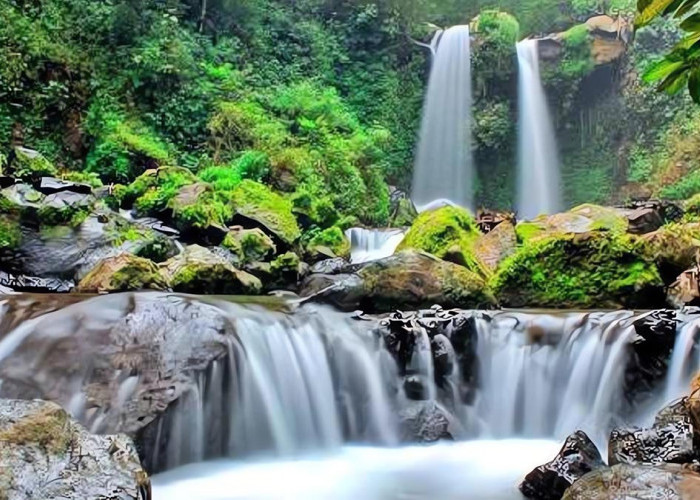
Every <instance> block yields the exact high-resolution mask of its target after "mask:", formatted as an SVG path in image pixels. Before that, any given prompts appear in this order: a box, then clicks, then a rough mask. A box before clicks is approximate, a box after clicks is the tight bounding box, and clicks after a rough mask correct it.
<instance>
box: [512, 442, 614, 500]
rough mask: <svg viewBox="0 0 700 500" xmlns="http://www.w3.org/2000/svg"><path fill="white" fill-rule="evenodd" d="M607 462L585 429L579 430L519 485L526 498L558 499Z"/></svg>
mask: <svg viewBox="0 0 700 500" xmlns="http://www.w3.org/2000/svg"><path fill="white" fill-rule="evenodd" d="M604 465H605V464H604V463H603V459H602V457H601V456H600V452H599V451H598V448H596V446H595V444H593V441H591V439H590V438H589V437H588V435H586V433H585V432H583V431H576V432H575V433H574V434H572V435H570V436H569V437H568V438H566V441H565V442H564V446H562V448H561V450H560V451H559V453H558V454H557V456H556V457H555V458H554V459H553V460H552V461H551V462H548V463H546V464H544V465H540V466H539V467H537V468H535V469H534V470H533V471H532V472H530V473H529V474H528V475H527V476H525V479H524V480H523V482H522V483H520V486H519V488H520V491H521V492H522V494H523V495H525V496H526V497H527V498H533V499H536V500H559V499H560V498H561V497H562V495H563V494H564V492H565V491H566V490H567V488H569V486H571V485H572V484H574V483H575V482H576V481H577V480H578V479H580V478H582V477H583V476H584V475H586V474H588V473H589V472H591V471H592V470H595V469H598V468H600V467H603V466H604Z"/></svg>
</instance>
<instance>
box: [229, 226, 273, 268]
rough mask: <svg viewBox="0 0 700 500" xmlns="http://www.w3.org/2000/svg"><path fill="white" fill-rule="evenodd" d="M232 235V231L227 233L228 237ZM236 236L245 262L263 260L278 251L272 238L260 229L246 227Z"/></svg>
mask: <svg viewBox="0 0 700 500" xmlns="http://www.w3.org/2000/svg"><path fill="white" fill-rule="evenodd" d="M230 236H231V233H229V234H228V235H227V237H230ZM236 237H237V238H238V241H239V243H240V246H241V250H242V252H243V257H244V260H245V262H257V261H263V260H265V259H267V258H268V257H269V256H270V255H273V254H274V253H275V252H276V251H277V248H276V246H275V243H274V242H273V241H272V239H270V237H269V236H268V235H266V234H265V233H264V232H263V231H262V230H260V229H244V230H242V231H240V232H238V234H237V236H236Z"/></svg>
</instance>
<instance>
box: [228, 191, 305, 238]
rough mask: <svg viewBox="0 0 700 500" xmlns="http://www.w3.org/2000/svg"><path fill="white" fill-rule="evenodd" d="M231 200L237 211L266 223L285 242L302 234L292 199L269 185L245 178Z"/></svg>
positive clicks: (232, 194)
mask: <svg viewBox="0 0 700 500" xmlns="http://www.w3.org/2000/svg"><path fill="white" fill-rule="evenodd" d="M231 201H232V203H233V205H234V207H235V209H236V212H238V213H240V214H241V215H244V216H246V217H250V218H252V219H254V220H257V221H259V222H260V223H262V224H264V225H265V226H266V227H267V228H268V229H269V230H270V231H272V232H274V233H275V234H276V235H277V236H278V237H279V238H280V239H281V240H282V241H284V242H285V243H287V244H292V243H294V242H295V241H296V240H297V239H298V238H299V236H301V231H300V230H299V226H298V225H297V221H296V218H295V217H294V214H293V213H292V208H293V207H292V203H291V201H289V200H287V199H285V198H283V197H282V196H280V195H279V194H277V193H274V192H273V191H271V190H270V188H268V187H267V186H264V185H263V184H260V183H258V182H254V181H251V180H244V181H243V182H241V184H240V185H239V186H238V187H237V188H236V189H235V190H234V191H233V192H232V193H231Z"/></svg>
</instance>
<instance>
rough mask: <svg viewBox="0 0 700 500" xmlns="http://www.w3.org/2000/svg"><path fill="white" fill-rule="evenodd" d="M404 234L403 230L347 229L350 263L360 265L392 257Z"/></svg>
mask: <svg viewBox="0 0 700 500" xmlns="http://www.w3.org/2000/svg"><path fill="white" fill-rule="evenodd" d="M405 234H406V233H405V231H404V230H403V229H364V228H360V227H354V228H351V229H348V230H347V231H346V236H347V237H348V239H349V240H350V249H351V250H350V262H352V263H353V264H362V263H365V262H371V261H373V260H379V259H383V258H384V257H389V256H391V255H394V252H395V251H396V247H398V246H399V244H400V243H401V241H403V238H404V236H405Z"/></svg>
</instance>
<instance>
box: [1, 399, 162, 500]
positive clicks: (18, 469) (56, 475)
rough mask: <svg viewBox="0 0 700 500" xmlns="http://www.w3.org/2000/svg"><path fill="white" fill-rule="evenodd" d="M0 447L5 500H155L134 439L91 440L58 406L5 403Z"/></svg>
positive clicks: (7, 401) (102, 438)
mask: <svg viewBox="0 0 700 500" xmlns="http://www.w3.org/2000/svg"><path fill="white" fill-rule="evenodd" d="M0 442H1V443H2V447H0V471H2V473H0V497H2V498H4V499H7V500H25V499H26V500H32V499H36V498H39V497H41V498H47V499H48V498H63V499H73V500H84V499H91V498H110V499H115V500H150V499H151V485H150V480H149V479H148V475H147V474H146V472H145V471H144V469H143V468H142V467H141V463H140V462H139V457H138V455H137V454H136V450H135V447H134V444H133V442H132V441H131V439H129V438H128V437H126V436H124V435H116V436H96V435H93V434H90V433H89V432H87V431H86V430H85V429H84V428H83V427H82V426H81V425H79V424H78V423H76V422H74V421H73V420H72V419H71V418H70V417H69V416H68V414H67V413H66V412H65V411H64V410H63V409H62V408H61V407H60V406H58V405H56V404H54V403H49V402H45V401H38V400H36V401H20V400H8V399H0ZM37 495H39V496H37Z"/></svg>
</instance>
